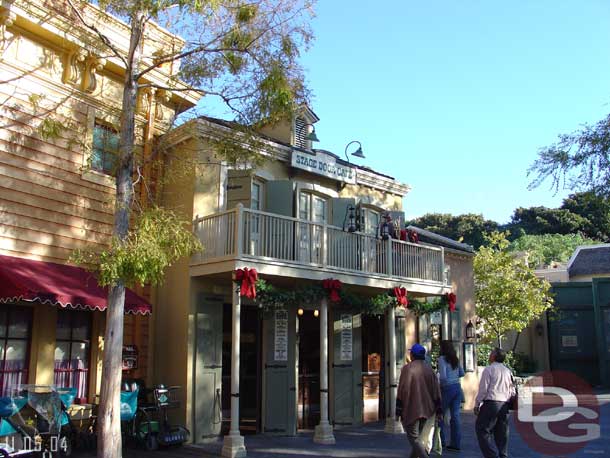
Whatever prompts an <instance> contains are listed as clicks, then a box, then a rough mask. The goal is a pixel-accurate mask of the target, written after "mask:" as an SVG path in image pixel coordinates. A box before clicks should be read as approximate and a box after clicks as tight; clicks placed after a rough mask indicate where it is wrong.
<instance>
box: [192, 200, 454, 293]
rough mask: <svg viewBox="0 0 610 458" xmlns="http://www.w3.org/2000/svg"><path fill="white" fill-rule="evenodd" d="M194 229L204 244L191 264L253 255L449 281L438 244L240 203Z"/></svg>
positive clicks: (442, 282) (197, 221) (259, 258)
mask: <svg viewBox="0 0 610 458" xmlns="http://www.w3.org/2000/svg"><path fill="white" fill-rule="evenodd" d="M194 230H195V234H196V235H197V236H198V237H199V239H200V240H201V242H202V244H203V247H204V249H203V251H202V252H200V253H197V254H196V255H195V256H194V262H195V263H199V264H206V263H210V262H219V261H222V260H229V259H253V260H257V261H273V262H280V263H286V264H289V265H297V266H299V265H301V266H315V267H322V268H324V267H327V268H329V269H330V270H337V271H345V272H346V273H359V274H366V273H368V274H373V275H378V276H383V277H393V278H398V279H405V280H420V281H421V280H423V281H425V282H429V283H435V284H440V285H446V284H448V283H449V278H448V269H446V268H445V262H444V250H443V248H442V247H434V246H429V245H422V244H414V243H408V242H403V241H400V240H396V239H389V240H381V239H379V238H377V237H375V236H373V235H369V234H363V233H360V232H353V233H349V232H345V231H343V230H342V229H341V228H338V227H335V226H330V225H328V224H324V223H316V222H312V221H306V220H302V219H297V218H291V217H288V216H281V215H276V214H272V213H266V212H261V211H256V210H251V209H248V208H243V207H242V206H238V207H237V208H235V209H232V210H228V211H225V212H222V213H217V214H214V215H210V216H205V217H201V218H197V219H195V221H194Z"/></svg>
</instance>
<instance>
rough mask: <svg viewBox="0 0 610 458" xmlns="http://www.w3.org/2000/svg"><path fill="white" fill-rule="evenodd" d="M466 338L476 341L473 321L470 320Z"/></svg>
mask: <svg viewBox="0 0 610 458" xmlns="http://www.w3.org/2000/svg"><path fill="white" fill-rule="evenodd" d="M466 338H467V339H469V340H470V339H474V324H472V320H468V324H467V325H466Z"/></svg>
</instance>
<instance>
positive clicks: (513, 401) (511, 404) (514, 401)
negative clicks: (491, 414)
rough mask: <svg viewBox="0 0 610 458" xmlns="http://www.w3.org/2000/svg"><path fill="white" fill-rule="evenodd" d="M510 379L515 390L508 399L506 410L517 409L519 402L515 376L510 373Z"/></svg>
mask: <svg viewBox="0 0 610 458" xmlns="http://www.w3.org/2000/svg"><path fill="white" fill-rule="evenodd" d="M510 380H511V382H512V383H513V389H514V390H515V394H513V395H512V396H511V397H510V399H509V400H508V410H517V406H518V404H519V389H518V388H517V383H516V382H515V377H513V376H512V375H511V377H510Z"/></svg>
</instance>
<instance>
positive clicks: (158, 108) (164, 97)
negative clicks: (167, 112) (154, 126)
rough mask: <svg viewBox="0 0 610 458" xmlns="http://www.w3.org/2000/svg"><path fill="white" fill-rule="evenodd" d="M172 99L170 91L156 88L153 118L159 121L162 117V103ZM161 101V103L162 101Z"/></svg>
mask: <svg viewBox="0 0 610 458" xmlns="http://www.w3.org/2000/svg"><path fill="white" fill-rule="evenodd" d="M171 99H172V93H171V92H170V91H166V90H164V89H160V90H157V94H156V102H157V103H155V119H156V120H157V121H160V120H162V119H163V107H164V105H163V104H164V103H169V101H170V100H171ZM162 102H163V103H162Z"/></svg>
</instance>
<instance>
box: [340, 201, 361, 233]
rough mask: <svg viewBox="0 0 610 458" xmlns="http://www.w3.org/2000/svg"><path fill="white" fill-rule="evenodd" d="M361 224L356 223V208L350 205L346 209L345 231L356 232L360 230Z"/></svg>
mask: <svg viewBox="0 0 610 458" xmlns="http://www.w3.org/2000/svg"><path fill="white" fill-rule="evenodd" d="M358 226H359V224H358V222H357V221H356V207H354V206H353V205H348V206H347V208H346V209H345V218H343V230H344V231H347V232H356V231H357V230H358V229H359V227H358Z"/></svg>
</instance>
